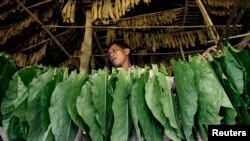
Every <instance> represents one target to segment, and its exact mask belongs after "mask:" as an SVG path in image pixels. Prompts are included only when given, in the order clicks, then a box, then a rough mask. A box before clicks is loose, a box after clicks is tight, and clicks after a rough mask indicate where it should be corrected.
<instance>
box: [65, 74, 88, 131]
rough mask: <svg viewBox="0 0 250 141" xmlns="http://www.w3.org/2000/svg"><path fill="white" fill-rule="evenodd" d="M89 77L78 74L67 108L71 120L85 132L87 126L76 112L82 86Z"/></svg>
mask: <svg viewBox="0 0 250 141" xmlns="http://www.w3.org/2000/svg"><path fill="white" fill-rule="evenodd" d="M87 79H88V76H87V75H86V73H85V72H81V73H80V74H77V75H76V76H75V78H74V80H73V81H72V85H71V88H70V91H69V94H68V98H67V108H68V112H69V114H70V116H71V119H72V120H73V121H74V122H75V124H76V125H77V126H78V127H79V128H80V129H82V130H85V129H84V127H85V126H86V125H85V123H84V121H83V120H82V118H81V116H80V115H79V114H78V113H77V110H76V99H77V97H78V96H79V95H80V92H81V87H82V85H83V84H84V83H85V82H86V81H87Z"/></svg>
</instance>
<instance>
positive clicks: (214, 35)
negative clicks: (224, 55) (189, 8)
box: [196, 0, 220, 43]
mask: <svg viewBox="0 0 250 141" xmlns="http://www.w3.org/2000/svg"><path fill="white" fill-rule="evenodd" d="M196 3H197V5H198V7H199V9H200V11H201V14H202V16H203V18H204V20H205V22H206V24H207V25H208V26H211V28H209V31H210V33H211V36H212V38H213V40H215V41H216V43H217V41H218V40H219V39H220V36H219V34H218V32H217V31H216V29H215V28H214V27H213V25H214V24H213V22H212V20H211V19H210V17H209V15H208V13H207V11H206V9H205V7H204V5H203V3H202V2H201V0H196Z"/></svg>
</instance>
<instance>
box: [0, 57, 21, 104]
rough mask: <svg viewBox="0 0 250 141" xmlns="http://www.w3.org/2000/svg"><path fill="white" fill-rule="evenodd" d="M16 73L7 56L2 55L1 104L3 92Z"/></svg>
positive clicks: (0, 62)
mask: <svg viewBox="0 0 250 141" xmlns="http://www.w3.org/2000/svg"><path fill="white" fill-rule="evenodd" d="M16 71H17V69H16V65H15V64H14V62H13V61H12V60H11V59H10V57H9V56H8V55H5V54H2V55H1V56H0V82H1V85H0V102H2V99H3V97H4V96H5V95H4V94H5V91H6V90H7V89H8V87H9V82H10V81H11V79H12V76H13V75H14V73H15V72H16Z"/></svg>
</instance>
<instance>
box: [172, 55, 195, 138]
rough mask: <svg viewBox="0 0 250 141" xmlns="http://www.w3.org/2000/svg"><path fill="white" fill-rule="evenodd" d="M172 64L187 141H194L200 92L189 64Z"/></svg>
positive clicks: (173, 62) (182, 62)
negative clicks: (195, 119)
mask: <svg viewBox="0 0 250 141" xmlns="http://www.w3.org/2000/svg"><path fill="white" fill-rule="evenodd" d="M171 64H172V66H173V71H174V74H175V83H176V89H177V96H178V99H179V107H180V114H181V117H182V124H183V126H182V127H183V131H184V134H185V138H186V140H187V141H194V137H195V136H194V135H193V133H192V131H193V127H194V116H195V114H196V112H197V108H198V91H197V89H196V86H195V80H194V72H193V70H192V68H191V67H190V65H189V63H188V62H185V61H174V60H172V61H171ZM183 70H185V71H183Z"/></svg>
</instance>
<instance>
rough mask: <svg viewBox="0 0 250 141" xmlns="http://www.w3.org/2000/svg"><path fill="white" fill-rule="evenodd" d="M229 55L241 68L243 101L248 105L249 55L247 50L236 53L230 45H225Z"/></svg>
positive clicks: (249, 93) (249, 95) (249, 90)
mask: <svg viewBox="0 0 250 141" xmlns="http://www.w3.org/2000/svg"><path fill="white" fill-rule="evenodd" d="M227 46H228V48H229V51H230V53H231V54H232V55H233V56H234V57H235V59H236V60H237V61H238V63H239V64H240V65H241V66H242V71H243V75H244V76H243V79H244V95H243V96H242V97H244V101H245V102H246V103H248V104H249V103H250V98H249V97H250V63H249V62H250V54H249V52H248V51H247V50H242V51H237V50H235V49H234V48H233V47H232V46H231V45H230V44H228V45H227Z"/></svg>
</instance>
